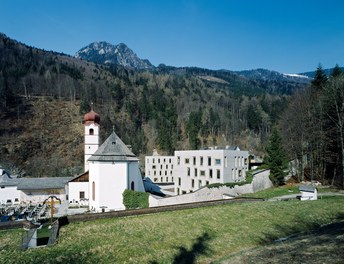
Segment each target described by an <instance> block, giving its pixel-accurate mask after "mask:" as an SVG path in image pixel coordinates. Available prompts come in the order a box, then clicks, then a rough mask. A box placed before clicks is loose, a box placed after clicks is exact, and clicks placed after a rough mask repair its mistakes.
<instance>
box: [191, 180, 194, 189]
mask: <svg viewBox="0 0 344 264" xmlns="http://www.w3.org/2000/svg"><path fill="white" fill-rule="evenodd" d="M191 187H192V188H195V180H194V179H192V180H191Z"/></svg>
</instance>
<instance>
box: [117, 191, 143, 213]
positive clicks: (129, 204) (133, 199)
mask: <svg viewBox="0 0 344 264" xmlns="http://www.w3.org/2000/svg"><path fill="white" fill-rule="evenodd" d="M148 196H149V194H148V193H145V192H136V191H132V190H125V191H124V192H123V204H124V206H125V208H126V209H137V208H148V207H149V203H148Z"/></svg>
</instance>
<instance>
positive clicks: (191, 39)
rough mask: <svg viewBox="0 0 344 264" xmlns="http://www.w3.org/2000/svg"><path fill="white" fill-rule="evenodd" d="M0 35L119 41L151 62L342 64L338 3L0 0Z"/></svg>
mask: <svg viewBox="0 0 344 264" xmlns="http://www.w3.org/2000/svg"><path fill="white" fill-rule="evenodd" d="M0 8H1V15H0V32H3V33H5V34H6V35H7V36H8V37H10V38H14V39H16V40H18V41H21V42H23V43H25V44H28V45H31V46H35V47H38V48H42V49H45V50H53V51H57V52H64V53H66V54H70V55H74V54H75V53H76V52H77V51H78V50H79V49H81V48H82V47H84V46H86V45H88V44H90V43H91V42H94V41H107V42H110V43H112V44H118V43H121V42H122V43H125V44H127V45H128V47H129V48H131V49H132V50H134V52H136V53H137V55H138V56H139V57H140V58H143V59H149V60H150V61H151V62H152V63H153V64H154V65H158V64H160V63H165V64H166V65H172V66H197V67H204V68H209V69H228V70H248V69H255V68H266V69H270V70H276V71H279V72H284V73H298V72H304V71H311V70H314V69H315V68H316V67H317V66H318V64H319V63H321V64H322V66H323V67H324V68H329V67H333V66H334V65H335V64H336V63H338V64H339V65H340V66H344V14H343V10H344V1H343V0H324V1H317V0H297V1H295V0H288V1H284V0H280V1H279V0H274V1H272V0H271V1H270V0H265V1H264V0H261V1H253V0H252V1H249V0H240V1H239V0H237V1H234V0H233V1H231V0H227V1H225V0H160V1H158V0H133V1H131V0H112V1H110V0H109V1H107V0H93V1H90V0H83V1H81V0H55V1H51V0H44V1H43V0H30V1H29V0H0Z"/></svg>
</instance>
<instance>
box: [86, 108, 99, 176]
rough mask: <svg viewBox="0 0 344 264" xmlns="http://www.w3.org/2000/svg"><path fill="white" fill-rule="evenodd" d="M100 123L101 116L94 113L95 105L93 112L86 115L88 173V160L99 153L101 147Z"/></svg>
mask: <svg viewBox="0 0 344 264" xmlns="http://www.w3.org/2000/svg"><path fill="white" fill-rule="evenodd" d="M99 123H100V116H99V115H98V114H97V113H96V112H94V111H93V104H92V105H91V111H90V112H89V113H87V114H85V115H84V121H83V124H84V127H85V129H84V131H85V132H84V135H85V136H84V137H85V143H84V145H85V152H84V155H85V157H84V170H85V172H86V171H88V159H89V158H90V157H91V156H92V155H93V154H94V153H95V152H96V151H97V149H98V147H99Z"/></svg>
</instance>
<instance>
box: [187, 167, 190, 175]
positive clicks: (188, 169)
mask: <svg viewBox="0 0 344 264" xmlns="http://www.w3.org/2000/svg"><path fill="white" fill-rule="evenodd" d="M187 171H188V176H190V168H187Z"/></svg>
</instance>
